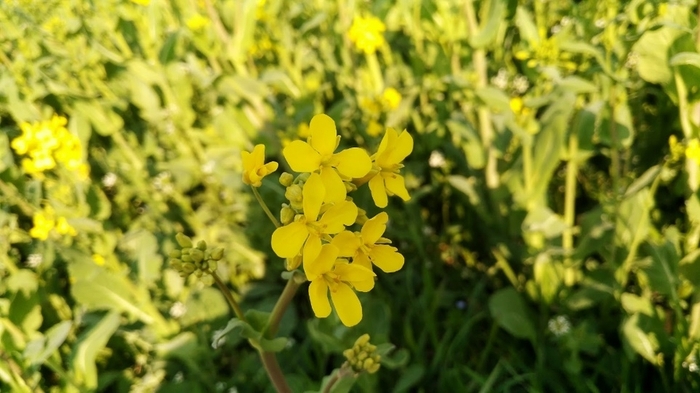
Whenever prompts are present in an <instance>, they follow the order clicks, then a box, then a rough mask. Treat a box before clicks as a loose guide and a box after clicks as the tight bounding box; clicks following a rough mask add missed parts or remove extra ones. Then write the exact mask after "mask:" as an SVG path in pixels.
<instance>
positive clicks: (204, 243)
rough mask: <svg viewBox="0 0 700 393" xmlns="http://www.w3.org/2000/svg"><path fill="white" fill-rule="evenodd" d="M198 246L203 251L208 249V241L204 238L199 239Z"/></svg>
mask: <svg viewBox="0 0 700 393" xmlns="http://www.w3.org/2000/svg"><path fill="white" fill-rule="evenodd" d="M197 248H198V249H200V250H202V251H204V250H206V249H207V242H205V241H204V240H200V241H198V242H197Z"/></svg>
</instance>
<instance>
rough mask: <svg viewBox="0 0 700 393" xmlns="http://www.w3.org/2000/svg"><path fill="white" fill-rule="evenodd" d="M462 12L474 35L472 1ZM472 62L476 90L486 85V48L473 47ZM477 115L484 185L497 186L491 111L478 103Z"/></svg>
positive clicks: (471, 0) (471, 33)
mask: <svg viewBox="0 0 700 393" xmlns="http://www.w3.org/2000/svg"><path fill="white" fill-rule="evenodd" d="M464 8H465V9H464V12H465V16H466V20H467V26H468V28H469V36H470V37H475V36H476V35H477V34H478V32H479V27H478V25H477V21H476V13H475V12H474V1H473V0H467V1H466V3H465V7H464ZM472 63H473V65H474V71H475V72H476V76H477V79H476V83H475V85H474V87H475V89H476V90H480V89H483V88H485V87H486V86H487V85H488V65H487V63H486V50H484V49H483V48H477V49H473V52H472ZM476 114H477V117H478V119H479V133H480V135H481V143H482V146H483V148H484V151H485V152H486V153H487V161H486V169H485V176H486V186H487V187H489V188H497V187H498V185H499V183H500V181H499V178H498V171H497V167H496V154H495V151H494V148H493V143H492V142H493V133H494V131H493V125H492V124H491V113H490V112H489V110H488V108H487V107H486V106H484V105H480V106H479V108H478V109H477V112H476Z"/></svg>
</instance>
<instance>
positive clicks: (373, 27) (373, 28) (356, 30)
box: [348, 16, 386, 54]
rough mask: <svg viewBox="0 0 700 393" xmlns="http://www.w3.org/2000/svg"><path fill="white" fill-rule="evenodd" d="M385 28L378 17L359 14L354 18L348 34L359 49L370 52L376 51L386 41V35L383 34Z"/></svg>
mask: <svg viewBox="0 0 700 393" xmlns="http://www.w3.org/2000/svg"><path fill="white" fill-rule="evenodd" d="M385 30H386V26H384V23H382V21H381V20H379V19H377V18H376V17H374V16H370V17H368V18H364V17H361V16H358V17H356V18H355V20H353V22H352V26H351V27H350V31H349V32H348V36H349V37H350V41H352V42H353V43H354V44H355V46H356V47H357V49H359V50H361V51H363V52H365V53H367V54H370V53H374V52H376V51H377V49H378V48H380V47H382V46H383V45H384V44H385V43H386V41H384V35H382V33H384V31H385Z"/></svg>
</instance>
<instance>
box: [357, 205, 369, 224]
mask: <svg viewBox="0 0 700 393" xmlns="http://www.w3.org/2000/svg"><path fill="white" fill-rule="evenodd" d="M367 220H369V218H367V212H366V211H365V209H360V208H358V209H357V218H356V219H355V224H357V225H364V224H365V223H366V222H367Z"/></svg>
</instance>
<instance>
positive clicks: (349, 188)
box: [343, 181, 357, 193]
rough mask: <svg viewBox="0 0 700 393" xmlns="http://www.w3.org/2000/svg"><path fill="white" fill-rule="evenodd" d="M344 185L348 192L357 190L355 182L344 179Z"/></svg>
mask: <svg viewBox="0 0 700 393" xmlns="http://www.w3.org/2000/svg"><path fill="white" fill-rule="evenodd" d="M343 185H345V191H346V192H348V193H350V192H353V191H355V190H357V186H356V185H355V184H354V183H351V182H347V181H344V182H343Z"/></svg>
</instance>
